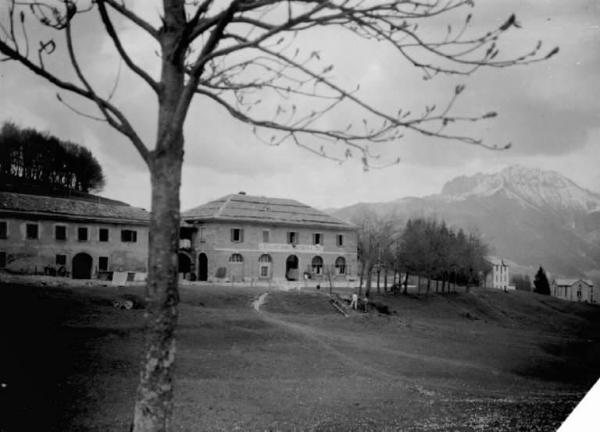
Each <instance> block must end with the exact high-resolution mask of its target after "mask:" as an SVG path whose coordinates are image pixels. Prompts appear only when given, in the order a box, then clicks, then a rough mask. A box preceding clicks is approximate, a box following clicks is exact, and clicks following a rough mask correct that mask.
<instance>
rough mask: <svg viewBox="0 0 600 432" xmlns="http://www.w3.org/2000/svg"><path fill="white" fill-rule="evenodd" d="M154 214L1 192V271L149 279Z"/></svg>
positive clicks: (98, 201)
mask: <svg viewBox="0 0 600 432" xmlns="http://www.w3.org/2000/svg"><path fill="white" fill-rule="evenodd" d="M148 223H149V213H148V212H146V211H145V210H143V209H139V208H135V207H131V206H128V205H126V204H124V203H120V202H117V201H112V200H107V199H104V198H100V197H92V196H90V197H89V198H87V199H82V198H65V197H50V196H40V195H30V194H21V193H14V192H0V269H4V270H6V271H10V272H14V273H25V274H51V275H60V276H70V277H73V278H76V279H90V278H96V277H102V276H103V275H107V274H112V272H132V273H145V272H146V266H147V254H148Z"/></svg>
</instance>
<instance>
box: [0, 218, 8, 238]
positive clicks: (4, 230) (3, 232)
mask: <svg viewBox="0 0 600 432" xmlns="http://www.w3.org/2000/svg"><path fill="white" fill-rule="evenodd" d="M5 238H8V222H6V221H0V239H5Z"/></svg>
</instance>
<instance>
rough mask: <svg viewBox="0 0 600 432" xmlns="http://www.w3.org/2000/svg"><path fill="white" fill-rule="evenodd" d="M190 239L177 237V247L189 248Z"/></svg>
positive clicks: (190, 245) (190, 244)
mask: <svg viewBox="0 0 600 432" xmlns="http://www.w3.org/2000/svg"><path fill="white" fill-rule="evenodd" d="M191 248H192V240H190V239H179V249H191Z"/></svg>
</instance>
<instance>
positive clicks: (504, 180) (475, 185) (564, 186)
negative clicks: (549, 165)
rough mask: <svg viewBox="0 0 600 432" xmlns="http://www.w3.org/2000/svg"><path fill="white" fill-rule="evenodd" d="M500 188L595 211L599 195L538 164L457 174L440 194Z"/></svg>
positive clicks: (531, 200) (489, 192) (556, 205)
mask: <svg viewBox="0 0 600 432" xmlns="http://www.w3.org/2000/svg"><path fill="white" fill-rule="evenodd" d="M500 192H503V193H504V194H505V195H506V196H508V197H510V198H515V199H517V200H519V201H522V202H524V203H526V204H529V205H534V206H538V207H540V206H542V207H551V208H553V209H569V210H580V211H581V210H582V211H588V212H589V211H598V210H599V209H600V195H598V194H596V193H593V192H590V191H588V190H586V189H583V188H581V187H579V186H578V185H577V184H575V183H574V182H573V181H571V180H569V179H568V178H566V177H565V176H563V175H561V174H559V173H557V172H555V171H547V170H542V169H539V168H527V167H523V166H510V167H507V168H504V169H503V170H502V171H500V172H497V173H493V174H482V173H478V174H475V175H473V176H461V177H457V178H455V179H453V180H451V181H449V182H448V183H446V184H445V185H444V187H443V189H442V195H444V196H446V197H447V198H450V199H457V200H461V199H466V198H468V197H485V196H493V195H495V194H497V193H500Z"/></svg>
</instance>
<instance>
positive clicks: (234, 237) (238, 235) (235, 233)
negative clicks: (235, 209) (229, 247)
mask: <svg viewBox="0 0 600 432" xmlns="http://www.w3.org/2000/svg"><path fill="white" fill-rule="evenodd" d="M231 241H232V242H233V243H241V242H243V241H244V230H243V229H241V228H231Z"/></svg>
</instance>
